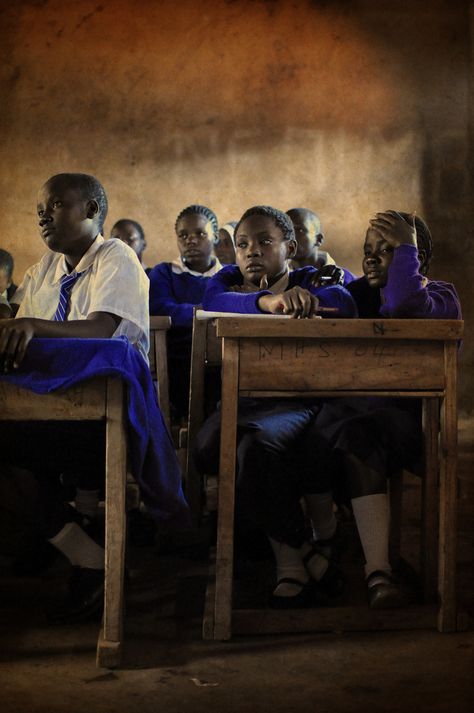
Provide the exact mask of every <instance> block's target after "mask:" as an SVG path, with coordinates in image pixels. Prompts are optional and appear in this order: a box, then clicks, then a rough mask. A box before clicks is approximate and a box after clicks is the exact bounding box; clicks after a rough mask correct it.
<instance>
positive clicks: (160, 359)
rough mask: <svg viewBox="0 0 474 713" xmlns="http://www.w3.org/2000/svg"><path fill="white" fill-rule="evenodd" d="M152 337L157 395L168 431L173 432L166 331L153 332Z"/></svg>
mask: <svg viewBox="0 0 474 713" xmlns="http://www.w3.org/2000/svg"><path fill="white" fill-rule="evenodd" d="M150 336H151V338H152V339H153V343H154V352H155V374H156V394H157V397H158V403H159V404H160V409H161V413H162V414H163V419H164V422H165V424H166V427H167V429H168V431H170V430H171V421H170V395H169V379H168V355H167V351H166V331H164V330H157V329H155V330H153V331H151V332H150Z"/></svg>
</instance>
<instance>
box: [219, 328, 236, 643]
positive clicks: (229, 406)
mask: <svg viewBox="0 0 474 713" xmlns="http://www.w3.org/2000/svg"><path fill="white" fill-rule="evenodd" d="M238 388H239V344H238V341H237V340H235V339H226V340H224V342H223V358H222V406H221V450H220V466H219V493H218V496H219V500H218V512H217V552H216V591H215V609H214V638H215V639H218V640H226V639H230V636H231V624H232V577H233V557H234V503H235V461H236V450H237V443H236V440H237V395H238Z"/></svg>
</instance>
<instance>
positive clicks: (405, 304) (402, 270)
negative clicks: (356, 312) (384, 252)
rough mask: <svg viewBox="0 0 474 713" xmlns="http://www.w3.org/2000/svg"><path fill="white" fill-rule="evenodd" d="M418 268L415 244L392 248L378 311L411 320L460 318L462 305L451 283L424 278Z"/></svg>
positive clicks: (383, 314) (387, 315) (386, 315)
mask: <svg viewBox="0 0 474 713" xmlns="http://www.w3.org/2000/svg"><path fill="white" fill-rule="evenodd" d="M419 270H420V263H419V260H418V251H417V248H416V247H415V246H414V245H400V247H398V248H396V249H395V251H394V254H393V259H392V262H391V263H390V266H389V268H388V280H387V284H386V286H385V287H384V288H382V290H381V292H382V296H383V304H382V306H381V308H380V314H381V315H382V316H383V317H411V318H413V319H460V318H461V305H460V302H459V298H458V296H457V294H456V290H455V289H454V286H453V285H451V284H449V283H447V282H438V281H431V280H427V278H426V277H424V276H423V275H420V272H419Z"/></svg>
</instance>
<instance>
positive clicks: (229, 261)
mask: <svg viewBox="0 0 474 713" xmlns="http://www.w3.org/2000/svg"><path fill="white" fill-rule="evenodd" d="M214 252H215V253H216V256H217V258H218V259H219V260H220V262H221V263H222V264H223V265H233V264H234V263H235V247H234V241H233V240H232V238H231V236H230V235H229V233H228V232H227V230H224V229H223V228H220V230H219V241H218V242H217V243H216V247H215V248H214Z"/></svg>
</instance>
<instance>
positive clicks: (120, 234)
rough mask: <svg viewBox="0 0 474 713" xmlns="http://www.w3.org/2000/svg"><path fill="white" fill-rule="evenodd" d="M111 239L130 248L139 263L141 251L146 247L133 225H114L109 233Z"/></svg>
mask: <svg viewBox="0 0 474 713" xmlns="http://www.w3.org/2000/svg"><path fill="white" fill-rule="evenodd" d="M110 237H111V238H118V240H121V241H122V242H123V243H125V244H126V245H128V246H129V247H131V248H132V250H133V251H134V252H135V253H136V255H137V257H138V259H139V260H140V261H141V259H142V254H143V251H144V250H145V247H146V242H145V241H144V240H143V238H142V236H141V235H140V232H139V231H138V230H137V228H136V227H135V226H134V225H133V223H122V224H121V225H118V226H117V225H114V227H113V228H112V230H111V231H110Z"/></svg>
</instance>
